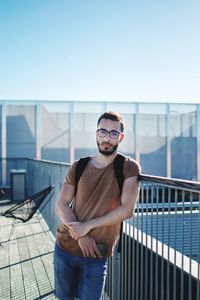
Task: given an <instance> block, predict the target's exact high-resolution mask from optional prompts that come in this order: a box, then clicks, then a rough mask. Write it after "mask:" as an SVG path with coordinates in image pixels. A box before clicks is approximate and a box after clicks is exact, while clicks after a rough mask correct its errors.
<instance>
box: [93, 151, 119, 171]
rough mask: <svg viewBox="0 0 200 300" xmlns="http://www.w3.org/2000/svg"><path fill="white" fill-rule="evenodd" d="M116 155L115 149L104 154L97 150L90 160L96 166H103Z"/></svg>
mask: <svg viewBox="0 0 200 300" xmlns="http://www.w3.org/2000/svg"><path fill="white" fill-rule="evenodd" d="M116 155H117V151H115V152H114V153H112V154H111V155H104V154H102V153H100V152H99V153H97V154H96V155H95V156H93V158H92V162H93V164H94V165H95V166H96V167H97V168H105V167H106V166H108V165H109V164H110V163H111V162H112V161H113V160H114V159H115V157H116Z"/></svg>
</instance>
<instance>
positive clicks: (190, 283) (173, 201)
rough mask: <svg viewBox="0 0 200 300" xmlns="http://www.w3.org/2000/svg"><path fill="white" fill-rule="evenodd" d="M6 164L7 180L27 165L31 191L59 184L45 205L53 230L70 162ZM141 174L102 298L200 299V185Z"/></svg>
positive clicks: (28, 184)
mask: <svg viewBox="0 0 200 300" xmlns="http://www.w3.org/2000/svg"><path fill="white" fill-rule="evenodd" d="M4 165H5V161H4ZM6 166H7V167H6V173H7V185H9V168H20V169H21V168H25V169H26V171H27V180H26V183H27V192H28V194H29V195H31V194H34V193H35V192H38V191H40V190H41V189H43V188H44V187H46V186H47V185H49V184H54V185H55V194H54V196H53V198H51V200H50V201H48V199H47V201H46V202H45V203H44V205H43V207H42V208H41V213H42V215H43V217H44V219H45V220H46V223H47V224H48V226H49V228H50V230H51V231H52V233H53V234H54V235H55V232H56V228H57V226H58V224H59V220H58V218H57V217H56V214H55V202H56V198H57V196H58V193H59V191H60V187H61V184H62V182H63V179H64V177H65V174H66V172H67V169H68V168H69V165H68V164H63V163H56V162H48V161H38V160H34V159H20V160H18V159H11V160H7V161H6ZM4 167H5V166H4ZM140 179H141V183H140V186H141V192H140V199H139V201H138V203H137V206H136V210H135V214H134V216H133V217H132V218H131V219H129V220H127V221H125V222H124V225H123V236H122V253H121V254H118V253H117V252H115V254H114V256H113V257H112V258H110V259H109V271H108V276H107V281H106V287H105V292H104V296H103V299H104V300H129V299H130V300H165V299H166V300H179V299H180V300H199V299H200V213H199V212H200V184H199V183H197V182H192V181H182V180H174V179H169V178H161V177H156V176H147V175H142V176H141V178H140ZM0 186H1V183H0Z"/></svg>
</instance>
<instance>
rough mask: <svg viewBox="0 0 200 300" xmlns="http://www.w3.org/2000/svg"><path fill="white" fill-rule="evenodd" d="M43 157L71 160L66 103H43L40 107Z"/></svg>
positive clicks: (55, 159) (54, 159)
mask: <svg viewBox="0 0 200 300" xmlns="http://www.w3.org/2000/svg"><path fill="white" fill-rule="evenodd" d="M40 124H41V125H40V128H41V130H40V147H41V158H42V159H46V160H53V161H61V162H69V159H70V158H69V127H70V123H69V112H68V106H67V105H65V104H56V103H55V104H54V103H51V104H43V105H42V106H41V109H40Z"/></svg>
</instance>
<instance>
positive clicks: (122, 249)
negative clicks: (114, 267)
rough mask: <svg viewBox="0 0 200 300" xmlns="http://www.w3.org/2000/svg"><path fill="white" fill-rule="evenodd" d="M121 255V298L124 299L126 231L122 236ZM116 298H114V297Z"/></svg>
mask: <svg viewBox="0 0 200 300" xmlns="http://www.w3.org/2000/svg"><path fill="white" fill-rule="evenodd" d="M121 239H122V240H121V255H120V299H123V289H124V286H123V284H124V280H123V277H124V233H122V237H121ZM113 300H114V299H113Z"/></svg>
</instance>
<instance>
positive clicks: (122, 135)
mask: <svg viewBox="0 0 200 300" xmlns="http://www.w3.org/2000/svg"><path fill="white" fill-rule="evenodd" d="M123 139H124V134H123V133H121V134H120V138H119V142H120V143H121V141H122V140H123Z"/></svg>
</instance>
